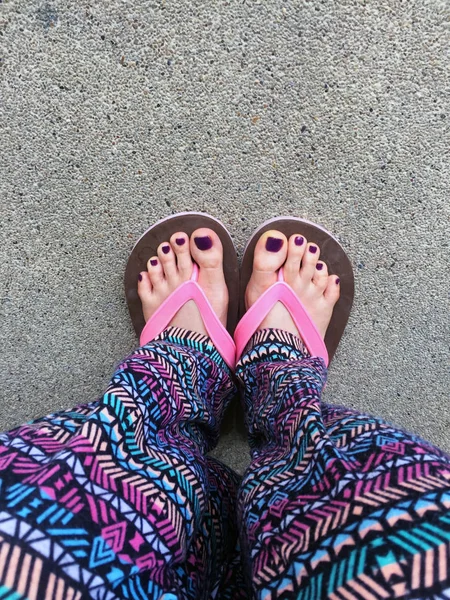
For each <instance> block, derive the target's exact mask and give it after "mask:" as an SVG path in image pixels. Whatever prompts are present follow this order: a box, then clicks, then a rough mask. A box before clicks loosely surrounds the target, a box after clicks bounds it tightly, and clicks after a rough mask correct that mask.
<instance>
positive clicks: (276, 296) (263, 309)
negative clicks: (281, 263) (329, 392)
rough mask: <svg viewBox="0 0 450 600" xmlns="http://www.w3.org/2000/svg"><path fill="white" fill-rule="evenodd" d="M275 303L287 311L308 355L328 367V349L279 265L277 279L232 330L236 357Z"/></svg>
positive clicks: (242, 350) (240, 353)
mask: <svg viewBox="0 0 450 600" xmlns="http://www.w3.org/2000/svg"><path fill="white" fill-rule="evenodd" d="M277 302H281V303H282V304H283V305H284V306H285V307H286V308H287V310H288V311H289V313H290V315H291V317H292V320H293V321H294V323H295V326H296V327H297V329H298V331H299V333H300V337H301V338H302V340H303V343H304V344H305V346H306V347H307V349H308V351H309V353H310V354H311V356H319V357H321V358H323V360H324V361H325V364H326V365H327V366H328V352H327V348H326V346H325V343H324V341H323V339H322V337H321V335H320V333H319V332H318V330H317V328H316V326H315V325H314V323H313V322H312V320H311V318H310V316H309V315H308V313H307V311H306V309H305V307H304V306H303V304H302V303H301V302H300V300H299V299H298V297H297V295H296V294H295V293H294V291H293V290H292V288H291V287H290V286H289V285H288V284H287V283H285V281H284V276H283V268H281V269H280V270H279V271H278V281H277V282H276V283H274V284H273V285H272V286H271V287H270V288H269V289H268V290H267V291H266V292H264V294H262V296H260V298H258V300H257V301H256V302H255V304H253V306H252V307H251V308H249V310H248V311H247V312H246V313H245V315H244V316H243V317H242V319H241V320H240V321H239V323H238V325H237V327H236V330H235V332H234V339H235V342H236V360H238V359H239V358H240V357H241V355H242V353H243V352H244V349H245V347H246V345H247V344H248V341H249V340H250V338H251V337H252V335H253V334H254V333H255V331H256V330H257V329H258V327H259V325H260V324H261V322H262V321H263V320H264V319H265V317H266V316H267V315H268V314H269V312H270V310H271V309H272V308H273V307H274V306H275V304H276V303H277Z"/></svg>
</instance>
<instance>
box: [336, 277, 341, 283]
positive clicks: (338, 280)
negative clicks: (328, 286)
mask: <svg viewBox="0 0 450 600" xmlns="http://www.w3.org/2000/svg"><path fill="white" fill-rule="evenodd" d="M340 281H341V280H340V279H339V277H338V278H337V279H336V285H339V283H340Z"/></svg>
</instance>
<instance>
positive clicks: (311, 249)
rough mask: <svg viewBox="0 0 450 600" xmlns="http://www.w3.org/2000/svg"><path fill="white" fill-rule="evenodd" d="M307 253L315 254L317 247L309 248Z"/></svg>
mask: <svg viewBox="0 0 450 600" xmlns="http://www.w3.org/2000/svg"><path fill="white" fill-rule="evenodd" d="M309 251H310V252H312V253H313V254H315V253H316V252H317V246H310V247H309Z"/></svg>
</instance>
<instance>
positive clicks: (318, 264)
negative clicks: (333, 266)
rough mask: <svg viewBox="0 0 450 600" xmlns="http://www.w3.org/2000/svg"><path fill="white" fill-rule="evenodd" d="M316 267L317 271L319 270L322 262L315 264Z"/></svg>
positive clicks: (321, 267)
mask: <svg viewBox="0 0 450 600" xmlns="http://www.w3.org/2000/svg"><path fill="white" fill-rule="evenodd" d="M316 269H317V270H318V271H321V270H322V269H323V264H322V263H317V265H316Z"/></svg>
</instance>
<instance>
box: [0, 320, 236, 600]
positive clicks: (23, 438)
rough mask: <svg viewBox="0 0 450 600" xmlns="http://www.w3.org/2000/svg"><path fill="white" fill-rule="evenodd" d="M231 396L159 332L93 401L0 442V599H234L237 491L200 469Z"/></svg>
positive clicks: (208, 359) (200, 362)
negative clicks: (99, 396) (103, 392)
mask: <svg viewBox="0 0 450 600" xmlns="http://www.w3.org/2000/svg"><path fill="white" fill-rule="evenodd" d="M234 392H235V386H234V384H233V382H232V379H231V377H230V373H229V370H228V367H227V366H226V365H225V363H224V362H223V361H222V359H221V358H220V356H219V355H218V353H217V351H216V350H215V348H214V347H213V346H212V345H211V343H210V341H209V340H208V338H206V337H203V336H201V335H198V334H197V335H196V334H192V333H191V334H189V333H187V332H185V331H182V330H178V329H175V328H170V329H169V330H166V332H164V334H162V336H160V337H159V338H158V339H157V340H156V341H154V342H152V343H150V344H148V345H147V346H144V347H143V348H139V349H138V350H136V351H135V352H134V353H133V354H132V355H131V356H129V357H128V358H127V359H126V360H125V361H124V362H123V363H122V364H121V365H120V366H119V367H118V369H117V371H116V373H115V374H114V376H113V378H112V380H111V382H110V384H109V387H108V389H107V390H106V392H105V394H104V395H103V397H102V398H100V399H99V401H97V402H93V403H91V404H86V405H83V406H78V407H77V408H75V409H74V410H72V411H68V412H62V413H57V414H53V415H50V416H48V417H45V418H42V419H38V420H37V421H34V422H32V423H30V424H28V425H24V426H22V427H19V428H17V429H15V430H13V431H10V432H8V433H5V434H3V435H1V436H0V598H1V599H2V600H3V599H5V598H8V599H9V600H12V599H14V600H21V599H27V600H81V599H83V600H84V599H85V598H86V599H87V598H95V599H98V600H114V599H127V600H128V599H132V600H135V599H139V600H148V599H164V600H171V599H174V598H175V599H183V600H185V599H189V600H199V599H203V598H205V599H206V598H213V597H220V598H224V599H227V600H228V599H230V600H231V599H233V600H235V599H240V598H246V594H245V593H244V592H243V589H244V586H243V583H242V581H241V580H240V576H241V572H242V570H241V569H240V561H241V559H240V553H239V546H238V542H237V539H238V535H237V529H236V492H237V487H238V485H239V478H238V477H237V476H236V475H235V474H234V473H233V472H232V471H231V470H229V469H228V468H227V467H225V466H224V465H221V464H220V463H219V462H217V461H216V460H214V459H212V458H210V457H207V456H206V452H207V451H208V450H209V449H210V448H211V447H212V445H214V444H215V443H216V440H217V437H218V431H219V425H220V421H221V418H222V413H223V411H224V409H225V407H226V404H227V402H228V401H229V400H230V398H231V397H232V395H233V394H234Z"/></svg>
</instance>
